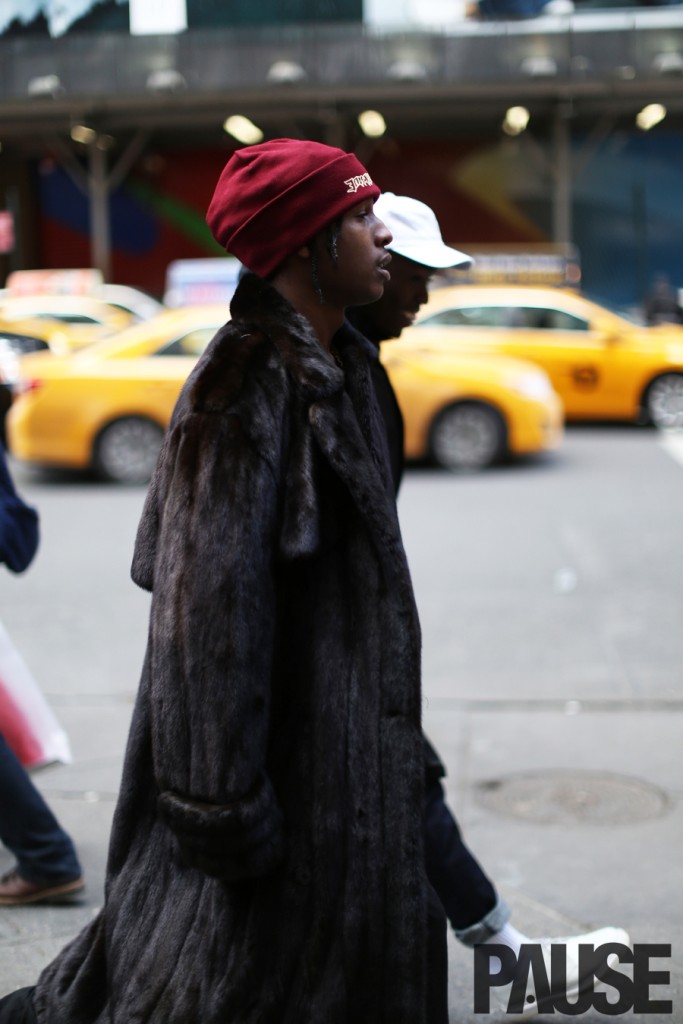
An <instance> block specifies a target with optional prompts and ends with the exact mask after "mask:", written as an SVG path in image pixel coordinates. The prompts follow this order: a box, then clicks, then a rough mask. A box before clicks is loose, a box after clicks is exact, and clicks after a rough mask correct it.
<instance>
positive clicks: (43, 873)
mask: <svg viewBox="0 0 683 1024" xmlns="http://www.w3.org/2000/svg"><path fill="white" fill-rule="evenodd" d="M0 792H2V800H1V801H0V840H1V841H2V842H3V844H4V845H5V846H6V847H7V848H8V850H11V852H12V853H13V854H14V856H15V857H16V859H17V870H18V872H19V874H20V875H21V877H22V878H23V879H25V880H26V881H27V882H32V883H36V884H40V883H44V882H52V881H55V882H59V881H66V880H71V879H77V878H79V877H80V874H81V866H80V864H79V863H78V857H77V856H76V851H75V849H74V845H73V843H72V842H71V839H70V838H69V836H68V835H67V834H66V832H65V831H64V829H62V828H61V827H60V825H59V823H58V821H57V819H56V818H55V816H54V814H53V813H52V811H51V810H50V808H49V807H48V806H47V804H46V803H45V801H44V800H43V798H42V796H41V795H40V793H39V792H38V790H37V789H36V787H35V786H34V785H33V783H32V782H31V779H30V778H29V776H28V775H27V773H26V772H25V770H24V769H23V767H22V766H21V764H20V763H19V761H18V760H17V758H16V757H15V755H14V753H13V752H12V750H11V749H10V747H9V746H8V744H7V741H6V740H5V739H4V737H3V736H2V735H1V734H0Z"/></svg>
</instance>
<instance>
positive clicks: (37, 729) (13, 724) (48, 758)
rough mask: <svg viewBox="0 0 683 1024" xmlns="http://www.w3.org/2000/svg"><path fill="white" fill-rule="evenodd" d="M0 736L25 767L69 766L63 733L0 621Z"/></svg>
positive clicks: (67, 744)
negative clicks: (60, 763) (58, 762)
mask: <svg viewBox="0 0 683 1024" xmlns="http://www.w3.org/2000/svg"><path fill="white" fill-rule="evenodd" d="M0 733H2V735H3V736H4V737H5V739H6V741H7V743H8V744H9V746H10V747H11V748H12V750H13V751H14V753H15V754H16V756H17V757H18V758H19V760H20V761H21V763H22V764H23V766H24V767H25V768H38V767H40V766H41V765H45V764H50V763H51V762H53V761H62V762H63V763H64V764H70V763H71V760H72V758H71V750H70V748H69V740H68V738H67V735H66V733H65V732H64V730H63V729H62V727H61V726H60V724H59V722H58V721H57V719H56V717H55V715H54V712H53V711H52V709H51V708H50V706H49V704H48V703H47V701H46V700H45V697H44V696H43V694H42V692H41V690H40V687H39V686H38V684H37V683H36V681H35V679H34V678H33V676H32V675H31V672H30V670H29V668H28V666H27V664H26V662H25V661H24V659H23V658H22V657H21V655H20V654H19V652H18V651H17V649H16V647H15V646H14V644H13V643H12V641H11V640H10V638H9V636H8V634H7V631H6V630H5V628H4V626H3V625H2V622H0Z"/></svg>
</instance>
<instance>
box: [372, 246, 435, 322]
mask: <svg viewBox="0 0 683 1024" xmlns="http://www.w3.org/2000/svg"><path fill="white" fill-rule="evenodd" d="M389 272H390V274H391V280H390V281H389V282H388V284H386V285H385V287H384V294H383V295H382V298H381V299H378V301H377V302H374V303H373V304H372V306H368V307H366V309H365V310H364V313H365V316H366V317H367V318H368V319H369V320H371V321H372V323H373V325H374V326H375V328H376V332H377V336H378V337H379V338H382V340H385V339H388V338H398V337H400V335H401V332H402V331H403V329H404V328H405V327H409V326H410V324H412V323H414V321H415V317H416V316H417V314H418V312H419V310H420V307H421V306H423V305H424V304H425V302H426V301H427V298H428V293H427V285H428V284H429V282H430V280H431V278H432V277H433V276H434V270H433V269H432V268H431V267H425V266H423V265H422V264H421V263H414V262H413V260H409V259H406V257H405V256H398V255H397V254H396V253H392V255H391V265H390V267H389Z"/></svg>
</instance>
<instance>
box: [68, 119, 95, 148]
mask: <svg viewBox="0 0 683 1024" xmlns="http://www.w3.org/2000/svg"><path fill="white" fill-rule="evenodd" d="M70 135H71V138H72V139H73V140H74V142H81V143H82V144H83V145H84V146H89V145H90V144H91V143H92V142H94V141H95V139H96V138H97V132H96V131H95V129H94V128H88V126H87V124H75V125H73V127H72V129H71V132H70Z"/></svg>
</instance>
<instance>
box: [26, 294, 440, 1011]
mask: <svg viewBox="0 0 683 1024" xmlns="http://www.w3.org/2000/svg"><path fill="white" fill-rule="evenodd" d="M232 314H233V320H232V322H231V323H229V324H227V325H226V326H225V327H224V328H222V329H221V331H219V333H218V335H217V336H216V338H215V339H214V340H213V342H212V343H211V345H210V347H209V349H208V350H207V352H206V354H205V355H204V356H203V357H202V359H201V360H200V362H199V363H198V365H197V366H196V368H195V370H194V371H193V373H192V375H191V377H190V379H189V380H188V382H187V384H186V386H185V387H184V389H183V392H182V394H181V397H180V399H179V401H178V405H177V407H176V410H175V413H174V416H173V419H172V423H171V426H170V428H169V431H168V432H167V436H166V441H165V444H164V448H163V450H162V454H161V456H160V461H159V464H158V467H157V470H156V472H155V475H154V478H153V481H152V484H151V486H150V490H149V493H148V497H147V501H146V504H145V509H144V512H143V517H142V521H141V523H140V528H139V533H138V538H137V544H136V550H135V558H134V563H133V576H134V579H135V580H136V581H137V582H138V583H139V584H140V585H141V586H143V587H147V588H149V589H151V590H152V594H153V597H152V609H151V619H150V632H149V643H148V649H147V654H146V658H145V664H144V668H143V674H142V680H141V684H140V689H139V694H138V698H137V702H136V707H135V711H134V715H133V722H132V727H131V732H130V738H129V744H128V750H127V754H126V759H125V766H124V775H123V782H122V788H121V795H120V799H119V804H118V807H117V810H116V814H115V818H114V824H113V832H112V838H111V848H110V858H109V865H108V874H107V885H106V903H105V906H104V909H103V910H102V912H101V913H100V914H99V916H98V917H97V918H96V919H95V920H94V921H93V923H92V924H91V926H90V927H89V928H88V929H86V931H84V932H83V933H81V935H80V936H79V937H77V938H76V940H75V941H74V942H73V943H72V944H71V945H70V946H69V947H67V949H66V950H65V951H63V952H62V954H61V955H60V956H59V957H58V958H57V960H55V961H54V962H53V963H52V964H51V965H50V966H48V967H47V969H46V970H45V971H44V973H43V975H42V976H41V979H40V981H39V985H38V989H37V993H36V1008H37V1014H38V1020H39V1022H40V1024H66V1022H68V1024H104V1022H106V1024H110V1022H111V1024H131V1022H132V1021H141V1022H142V1021H144V1022H145V1024H349V1022H354V1024H381V1022H386V1024H421V1022H422V1024H426V1015H425V998H426V997H425V964H424V959H425V919H424V914H425V890H426V882H425V878H424V869H423V866H422V865H423V858H422V848H421V831H422V801H423V779H424V776H423V760H422V757H423V751H422V738H421V732H420V704H421V697H420V669H419V665H420V633H419V625H418V620H417V614H416V610H415V604H414V599H413V592H412V586H411V581H410V576H409V573H408V569H407V565H406V560H405V555H404V551H403V545H402V542H401V536H400V531H399V526H398V521H397V516H396V510H395V502H394V496H393V490H392V487H391V482H390V479H389V473H388V469H387V461H386V446H385V442H384V438H383V433H382V430H381V422H380V420H379V416H378V412H377V408H376V404H375V402H374V398H373V390H372V383H371V378H370V362H371V358H372V352H371V350H369V349H368V346H367V343H366V342H365V340H364V339H363V338H362V337H360V336H359V335H358V334H356V332H354V331H353V329H352V328H350V327H348V326H345V327H344V328H343V329H342V331H341V332H340V333H339V334H338V335H337V337H336V339H335V344H336V347H337V349H338V351H339V352H340V355H341V360H342V362H343V367H344V368H343V371H342V370H341V369H340V368H339V367H338V366H336V365H335V364H334V363H333V362H332V361H331V360H330V359H328V358H327V356H326V355H325V353H324V352H323V350H322V349H321V347H320V345H319V343H318V341H317V340H316V338H315V336H314V335H313V334H312V331H311V328H310V326H309V325H308V323H307V321H305V320H304V319H303V318H301V317H300V316H299V315H298V314H297V313H296V312H295V311H294V309H292V307H291V306H289V304H288V303H287V302H285V300H284V299H283V298H282V297H281V296H280V295H279V294H278V293H277V292H275V291H274V290H273V289H272V288H271V287H270V286H269V285H267V284H264V283H263V282H261V281H259V280H258V279H257V278H254V277H253V276H251V275H250V276H248V277H246V278H245V279H244V280H243V281H242V282H241V283H240V285H239V287H238V290H237V292H236V294H235V297H234V299H233V304H232Z"/></svg>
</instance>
